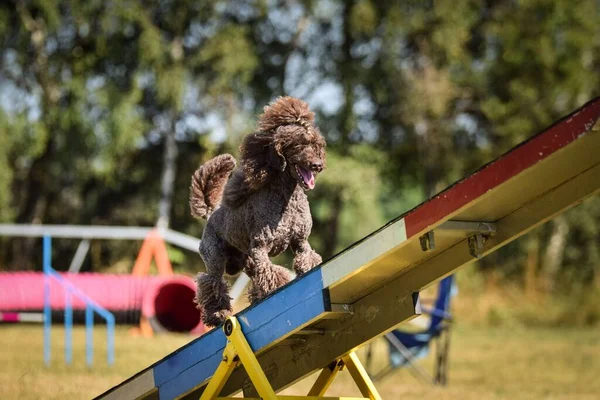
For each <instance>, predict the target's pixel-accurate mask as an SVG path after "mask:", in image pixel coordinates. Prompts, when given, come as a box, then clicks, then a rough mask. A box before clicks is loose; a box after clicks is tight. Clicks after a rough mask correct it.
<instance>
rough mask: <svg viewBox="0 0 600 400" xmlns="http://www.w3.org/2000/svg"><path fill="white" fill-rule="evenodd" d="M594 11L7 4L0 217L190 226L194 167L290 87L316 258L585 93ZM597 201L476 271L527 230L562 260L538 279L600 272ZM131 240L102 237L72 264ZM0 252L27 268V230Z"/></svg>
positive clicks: (62, 248)
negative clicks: (315, 164) (313, 115)
mask: <svg viewBox="0 0 600 400" xmlns="http://www.w3.org/2000/svg"><path fill="white" fill-rule="evenodd" d="M599 20H600V6H599V4H598V2H597V1H595V0H581V1H577V2H572V1H567V0H556V1H553V2H548V1H544V0H518V1H511V2H507V1H499V2H480V1H474V0H457V1H453V2H441V1H440V2H436V1H403V2H376V1H372V0H351V1H341V0H326V1H319V2H314V1H301V0H296V1H258V2H257V1H249V0H248V1H236V2H232V1H202V2H198V1H191V0H152V1H139V0H128V1H116V0H112V1H99V0H88V1H83V0H71V1H56V2H45V1H33V0H29V1H28V0H19V1H16V2H12V3H8V4H7V3H3V5H0V55H1V57H2V66H1V68H0V87H1V91H0V221H1V222H18V223H40V222H43V223H61V224H65V223H73V224H100V223H102V224H114V225H117V224H126V225H154V224H155V223H156V222H157V221H158V220H159V219H160V218H166V221H167V223H170V225H171V226H172V227H174V228H175V229H178V230H181V231H185V232H188V233H191V234H195V235H198V236H199V235H200V234H201V230H202V225H201V224H200V223H198V222H196V221H193V220H192V219H191V217H190V216H189V212H188V207H187V190H188V185H189V177H190V175H191V173H192V172H193V170H194V169H195V168H196V167H197V166H198V165H199V164H200V163H201V162H203V161H205V160H207V159H208V158H210V157H212V156H214V155H215V154H217V153H219V152H222V151H232V152H235V151H236V150H235V149H236V147H237V145H238V143H239V141H240V139H241V137H242V136H243V135H244V134H246V133H248V132H250V131H251V130H252V126H253V123H254V121H255V115H256V114H257V113H258V112H260V110H261V108H262V107H263V106H264V105H265V103H267V102H268V101H270V100H272V99H273V98H274V97H276V96H279V95H283V94H289V95H293V96H299V97H302V98H305V99H306V100H307V101H308V102H309V103H310V104H311V106H312V107H313V108H314V109H315V110H316V111H317V114H318V122H319V125H320V126H321V128H322V130H323V132H324V134H325V135H326V137H327V140H328V150H329V169H328V170H327V171H326V172H325V173H324V174H323V175H322V176H321V177H320V178H319V180H318V182H317V190H315V192H314V193H312V194H311V198H312V207H313V211H314V218H315V228H314V233H313V238H312V241H313V242H314V244H315V246H316V247H317V249H318V250H319V251H321V252H322V253H323V254H324V256H325V257H327V256H331V255H332V254H334V253H335V252H336V251H338V250H340V249H341V248H343V247H345V246H347V245H349V244H350V243H352V242H353V241H355V240H357V239H359V238H360V237H362V236H364V235H365V234H367V233H369V232H370V231H372V230H374V229H376V228H377V227H378V226H380V225H381V224H382V222H384V221H385V220H387V219H390V218H392V217H394V216H396V215H398V214H400V213H402V212H404V211H406V210H407V209H408V208H410V207H412V206H415V205H416V204H417V203H418V202H420V201H423V200H425V199H426V198H427V197H429V196H432V195H433V194H435V193H436V192H438V191H439V190H441V189H443V188H444V187H446V186H447V185H448V184H450V183H452V182H453V181H455V180H457V179H459V178H461V177H462V176H464V175H466V174H468V173H470V172H472V171H474V170H475V169H476V168H478V167H479V166H480V165H482V164H483V163H484V162H487V161H489V160H491V159H492V158H494V157H495V156H498V155H499V154H501V153H503V152H504V151H506V150H508V149H509V148H511V147H512V146H514V145H516V144H517V143H519V142H521V141H522V140H523V139H525V138H527V137H528V136H530V135H532V134H534V133H536V132H537V131H539V130H541V129H543V128H544V127H546V126H548V125H549V124H551V123H552V122H553V121H555V120H556V119H558V118H560V117H561V116H563V115H565V114H567V113H568V112H570V111H571V110H573V109H575V108H576V107H578V106H580V105H581V104H583V103H584V102H585V101H587V100H589V99H590V98H592V97H593V96H596V95H598V94H600V93H599V91H598V90H599V89H598V88H599V87H600V30H599V29H598V21H599ZM159 204H160V205H159ZM598 204H599V200H598V198H594V199H591V200H590V201H588V202H586V203H585V204H583V205H582V206H581V207H579V208H577V209H575V210H573V211H571V212H569V213H567V214H566V215H565V217H564V221H559V222H556V223H550V224H547V225H545V226H544V227H542V228H539V229H537V230H536V231H535V232H533V233H532V234H531V235H530V236H529V239H526V240H524V241H520V242H518V243H517V244H515V245H513V246H511V247H510V248H508V249H506V250H503V251H501V252H499V253H497V254H495V255H493V256H491V257H489V258H488V259H487V260H486V261H485V262H484V263H482V265H483V267H484V270H486V268H488V267H490V266H499V265H500V266H502V267H503V268H502V270H501V271H502V272H503V273H504V275H505V276H506V277H507V278H509V279H517V280H522V279H523V275H524V273H523V268H524V267H523V265H524V264H525V261H524V259H525V257H526V255H527V252H528V251H530V250H528V249H531V248H533V247H531V246H528V245H527V242H528V240H531V239H532V238H535V240H539V241H540V243H541V245H540V246H539V247H538V248H539V252H541V253H543V254H542V256H541V257H539V258H540V259H541V260H550V259H552V258H553V257H554V258H556V257H557V256H556V255H557V254H559V255H560V257H559V258H560V259H561V260H562V262H561V263H560V267H558V269H557V267H555V266H554V264H555V263H552V262H547V261H544V262H543V264H546V265H540V266H539V271H538V273H539V275H540V276H542V277H544V279H550V280H552V281H555V282H559V281H561V282H562V281H565V280H566V281H568V282H575V283H578V284H580V283H585V284H589V282H591V281H593V280H594V279H596V282H600V278H598V277H599V276H600V256H599V254H600V248H599V245H598V243H600V232H599V231H598V229H597V226H598V225H599V222H600V213H599V212H598ZM565 224H566V225H565ZM565 226H566V227H567V228H565ZM566 232H568V233H566ZM72 245H73V243H71V242H65V243H62V242H61V244H59V252H60V253H59V255H58V257H59V258H61V259H62V258H64V257H70V254H71V253H72V251H73V247H72ZM138 245H139V244H136V243H113V244H106V245H103V246H102V247H101V249H102V251H98V252H96V253H95V254H97V256H95V258H93V259H92V260H91V261H90V262H89V263H88V265H87V268H94V269H98V270H99V269H101V268H103V267H104V266H106V265H110V264H113V263H115V262H116V261H117V260H118V259H120V258H122V257H129V258H131V257H132V254H135V249H136V248H137V246H138ZM557 246H558V247H557ZM0 251H1V253H0V265H1V266H2V267H4V268H19V269H22V268H35V267H39V263H38V260H39V243H38V242H37V241H35V240H24V239H23V240H21V239H10V240H9V239H3V240H2V241H1V242H0ZM67 259H68V258H67ZM180 260H181V263H182V264H185V265H186V266H188V267H189V268H190V269H196V268H197V267H198V266H199V258H198V257H196V256H194V255H187V256H186V257H180ZM562 278H565V279H564V280H563V279H562ZM550 286H552V287H555V286H554V285H550Z"/></svg>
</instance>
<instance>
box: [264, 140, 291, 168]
mask: <svg viewBox="0 0 600 400" xmlns="http://www.w3.org/2000/svg"><path fill="white" fill-rule="evenodd" d="M268 161H269V165H270V166H271V167H272V168H273V169H274V170H276V171H282V172H283V171H285V167H286V166H287V161H286V160H285V157H284V156H283V151H282V150H281V144H280V143H278V142H277V141H273V143H271V145H270V146H269V154H268Z"/></svg>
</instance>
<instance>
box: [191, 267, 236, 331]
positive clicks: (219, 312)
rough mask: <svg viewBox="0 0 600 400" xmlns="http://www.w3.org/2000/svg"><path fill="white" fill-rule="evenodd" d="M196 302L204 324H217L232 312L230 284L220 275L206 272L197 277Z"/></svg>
mask: <svg viewBox="0 0 600 400" xmlns="http://www.w3.org/2000/svg"><path fill="white" fill-rule="evenodd" d="M196 284H197V289H196V299H195V302H196V304H197V305H198V309H199V310H200V316H201V317H202V322H203V323H204V325H208V326H217V325H219V324H221V323H223V322H224V321H225V320H226V319H227V317H229V316H230V315H231V314H232V307H231V297H229V285H228V284H227V282H226V281H225V280H224V279H223V278H221V277H218V276H213V275H208V274H204V273H200V274H198V276H197V277H196Z"/></svg>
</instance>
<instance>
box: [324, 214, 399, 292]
mask: <svg viewBox="0 0 600 400" xmlns="http://www.w3.org/2000/svg"><path fill="white" fill-rule="evenodd" d="M405 241H406V225H405V223H404V218H402V219H400V220H398V221H396V222H394V223H393V224H391V225H390V226H388V227H387V228H385V229H383V230H382V231H381V232H379V233H376V234H375V235H373V236H371V237H370V238H368V239H366V240H365V241H364V242H362V243H360V244H358V245H357V246H355V247H353V248H351V249H350V250H348V251H346V252H344V253H342V254H341V255H340V256H339V257H337V258H334V259H333V260H331V261H330V262H328V263H327V265H326V266H325V267H323V269H322V270H321V274H322V276H323V286H324V287H329V288H331V287H334V286H337V285H338V284H340V283H342V282H343V281H345V280H346V279H348V278H350V277H351V276H353V275H354V274H356V273H357V272H358V271H360V270H362V269H363V268H365V267H367V266H368V265H369V264H371V263H373V262H374V261H375V260H377V259H378V258H380V257H382V256H383V255H385V253H387V252H388V251H390V250H392V249H393V248H395V247H397V246H398V245H400V244H401V243H402V242H405Z"/></svg>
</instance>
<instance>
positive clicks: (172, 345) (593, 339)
mask: <svg viewBox="0 0 600 400" xmlns="http://www.w3.org/2000/svg"><path fill="white" fill-rule="evenodd" d="M104 334H105V331H104V329H103V328H101V327H99V328H97V329H96V331H95V339H96V342H95V344H96V353H95V361H96V362H95V364H94V367H93V368H92V369H88V368H87V367H86V365H85V349H84V331H83V329H82V328H81V327H78V328H76V329H75V332H74V354H73V355H74V362H73V365H71V366H66V365H65V364H64V362H63V353H62V351H63V343H62V340H63V331H62V330H61V329H60V328H58V327H57V328H56V329H54V330H53V337H52V343H53V349H52V350H53V354H52V356H53V359H52V364H51V366H50V367H49V368H46V367H44V364H43V354H42V348H43V346H42V329H41V327H40V326H24V325H20V326H16V325H13V326H6V325H5V326H0V343H2V345H3V346H2V347H3V349H2V351H1V352H0V399H66V398H69V399H87V398H91V397H93V396H95V395H97V394H99V393H101V392H103V391H104V390H106V389H108V388H110V387H111V386H113V385H115V384H117V383H119V382H121V381H122V380H123V379H125V378H127V377H129V376H131V375H132V374H134V373H135V372H137V371H139V370H140V369H142V368H144V367H147V366H148V365H150V364H151V363H153V362H155V361H156V360H158V359H160V358H161V357H163V356H164V355H166V354H168V353H169V352H171V351H172V350H174V349H176V348H178V347H180V346H181V345H183V344H185V343H186V342H188V341H189V340H191V338H190V337H189V336H182V335H164V336H158V337H156V338H153V339H145V338H141V337H132V336H130V335H129V334H128V333H127V330H126V329H125V328H123V327H120V328H119V329H118V330H117V337H116V353H117V362H116V365H115V366H113V367H108V366H107V365H106V358H105V356H106V354H105V352H104V350H105V348H104V346H103V343H102V342H103V341H102V340H101V339H102V338H101V336H102V335H104ZM359 354H360V353H359ZM376 354H377V355H379V360H380V361H381V362H383V360H384V357H383V356H384V355H385V346H384V345H383V344H382V343H378V345H377V348H376ZM430 358H431V357H430ZM430 362H431V360H430V359H426V360H423V365H424V366H425V367H429V366H430ZM599 371H600V335H599V332H598V330H597V329H523V328H519V329H517V330H515V329H514V328H507V327H499V328H491V327H473V326H470V325H458V326H456V327H455V329H454V330H453V333H452V347H451V356H450V377H449V379H450V382H449V385H448V387H446V388H434V387H430V386H428V385H426V384H423V383H421V382H420V381H418V380H417V379H415V378H414V377H413V376H412V375H411V374H410V373H409V372H408V371H407V370H399V371H398V372H396V373H394V374H392V375H391V376H388V377H387V378H386V379H384V380H383V381H381V382H378V383H377V387H378V389H379V391H380V393H381V395H382V397H383V398H384V399H417V398H425V397H426V398H436V399H597V398H598V393H600V379H598V372H599ZM313 379H314V376H313V377H310V378H307V379H306V380H305V381H303V382H301V383H298V384H296V385H295V386H294V387H292V388H289V389H287V390H286V391H285V393H286V394H303V393H305V392H306V390H307V389H308V387H309V386H310V384H311V381H312V380H313ZM327 394H328V395H338V396H341V395H348V396H352V395H355V396H356V395H359V393H358V391H357V389H356V388H355V387H354V384H353V383H352V382H351V380H350V377H349V375H346V374H341V375H340V376H338V378H337V379H336V381H335V382H334V384H333V385H332V387H331V388H330V390H329V392H328V393H327Z"/></svg>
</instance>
